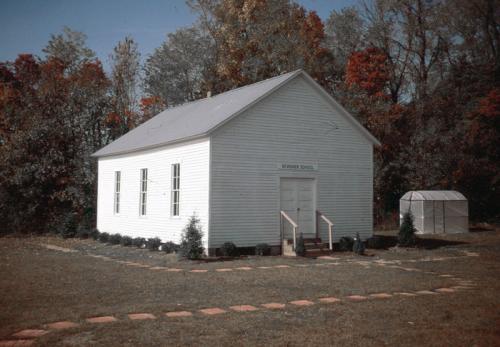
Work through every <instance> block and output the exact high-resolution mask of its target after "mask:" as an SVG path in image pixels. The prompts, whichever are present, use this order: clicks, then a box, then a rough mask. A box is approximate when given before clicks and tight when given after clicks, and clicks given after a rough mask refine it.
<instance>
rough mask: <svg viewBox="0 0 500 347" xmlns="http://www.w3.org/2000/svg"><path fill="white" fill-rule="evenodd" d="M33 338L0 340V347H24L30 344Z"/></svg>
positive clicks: (33, 341)
mask: <svg viewBox="0 0 500 347" xmlns="http://www.w3.org/2000/svg"><path fill="white" fill-rule="evenodd" d="M34 343H35V340H2V341H0V347H25V346H32V345H33V344H34Z"/></svg>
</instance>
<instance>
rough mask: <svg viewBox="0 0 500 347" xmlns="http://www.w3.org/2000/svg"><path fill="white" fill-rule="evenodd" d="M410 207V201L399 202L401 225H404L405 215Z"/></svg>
mask: <svg viewBox="0 0 500 347" xmlns="http://www.w3.org/2000/svg"><path fill="white" fill-rule="evenodd" d="M409 207H410V202H409V201H408V200H399V225H401V224H402V223H403V215H404V214H405V212H406V211H408V208H409Z"/></svg>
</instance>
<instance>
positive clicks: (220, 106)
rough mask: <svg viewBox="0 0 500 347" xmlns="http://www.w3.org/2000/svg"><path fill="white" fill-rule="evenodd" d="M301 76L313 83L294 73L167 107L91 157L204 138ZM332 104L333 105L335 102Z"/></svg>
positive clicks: (372, 138)
mask: <svg viewBox="0 0 500 347" xmlns="http://www.w3.org/2000/svg"><path fill="white" fill-rule="evenodd" d="M300 74H303V75H304V76H305V77H307V78H308V79H310V80H311V81H312V79H311V77H310V76H309V75H307V73H305V72H303V71H302V70H296V71H293V72H289V73H286V74H283V75H280V76H277V77H273V78H269V79H267V80H264V81H261V82H257V83H254V84H250V85H248V86H244V87H240V88H236V89H233V90H230V91H227V92H225V93H221V94H218V95H215V96H212V97H207V98H204V99H200V100H197V101H193V102H189V103H186V104H183V105H180V106H177V107H172V108H168V109H166V110H165V111H163V112H161V113H159V114H158V115H156V116H155V117H153V118H151V119H150V120H148V121H147V122H145V123H143V124H141V125H140V126H138V127H137V128H135V129H132V130H131V131H129V132H128V133H126V134H125V135H123V136H121V137H120V138H118V139H116V140H115V141H113V142H111V143H110V144H108V145H107V146H105V147H103V148H101V149H100V150H98V151H97V152H95V153H94V154H92V156H94V157H103V156H110V155H118V154H124V153H129V152H134V151H139V150H144V149H151V148H155V147H159V146H163V145H166V144H170V143H174V142H179V141H185V140H189V139H194V138H198V137H202V136H206V135H208V134H209V133H210V132H211V131H212V130H214V129H215V128H218V127H219V126H221V125H222V124H224V123H225V122H226V121H228V120H230V119H231V118H232V117H234V116H236V115H238V114H240V113H241V112H243V111H244V110H246V109H248V108H249V107H251V106H252V105H253V104H255V103H256V102H258V101H260V100H261V99H262V98H264V97H266V96H267V95H269V94H270V93H272V92H273V91H274V90H276V89H278V88H279V87H281V86H282V85H284V84H285V83H287V82H289V81H291V80H292V79H294V78H295V77H296V76H298V75H300ZM313 83H315V82H313ZM318 87H319V86H318ZM319 88H321V87H319ZM323 92H324V91H323ZM324 93H325V94H326V92H324ZM331 100H333V99H331ZM333 102H334V103H335V101H334V100H333ZM335 104H336V103H335ZM336 105H337V106H338V104H336ZM347 116H348V117H349V118H351V119H350V120H351V121H353V122H355V123H357V124H355V125H356V126H357V127H358V128H360V130H361V131H362V133H363V134H364V135H365V136H367V137H368V138H369V139H370V140H371V141H372V142H373V143H374V144H379V143H378V141H377V140H376V139H375V138H374V137H373V136H372V135H371V134H370V133H369V132H368V131H367V130H366V129H364V128H363V127H362V126H361V125H360V124H359V123H358V122H357V121H356V120H355V119H354V118H353V117H352V116H351V115H349V114H347Z"/></svg>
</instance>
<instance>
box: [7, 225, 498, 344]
mask: <svg viewBox="0 0 500 347" xmlns="http://www.w3.org/2000/svg"><path fill="white" fill-rule="evenodd" d="M387 236H389V234H387ZM422 245H424V246H425V247H424V248H420V249H413V250H394V249H389V250H377V251H374V250H370V251H369V254H370V256H364V257H361V256H354V255H352V254H348V253H335V254H333V258H327V259H304V258H284V257H247V258H242V259H239V260H236V261H226V262H212V263H201V262H186V261H184V262H177V261H176V260H175V259H174V258H173V257H172V256H167V255H165V254H163V253H159V252H149V251H147V250H139V249H135V248H124V247H121V246H107V245H103V244H100V243H97V242H94V241H91V240H76V239H75V240H62V239H60V238H56V237H24V238H19V237H4V238H0V274H1V276H0V291H1V296H0V305H1V309H0V346H1V343H2V342H1V341H5V340H12V339H14V338H13V337H12V335H13V334H14V333H16V332H19V331H20V330H23V329H42V330H45V331H47V332H48V333H46V334H45V335H43V336H41V337H38V338H36V339H33V340H32V341H33V343H34V344H35V345H40V346H87V345H92V346H163V345H217V346H219V345H222V346H234V345H237V346H239V345H248V346H253V345H263V344H266V345H279V346H282V345H283V346H285V345H286V346H299V345H300V346H303V345H305V346H313V345H339V346H343V345H354V346H366V345H371V346H384V345H390V346H395V345H397V346H422V345H425V346H500V297H499V293H500V231H499V230H497V231H485V232H474V233H469V234H464V235H446V236H439V237H436V236H434V237H426V239H425V240H424V241H423V242H422ZM126 262H132V263H133V264H131V263H126ZM134 264H135V265H134ZM174 270H175V271H174ZM221 270H222V271H221ZM439 288H445V289H446V290H445V291H440V290H439ZM429 291H430V293H429ZM401 292H403V293H408V294H410V295H411V294H413V295H412V296H410V295H400V294H399V293H401ZM426 292H427V293H426ZM374 293H375V294H379V293H383V294H387V295H386V297H385V298H376V296H375V297H371V296H370V294H374ZM351 295H360V296H363V297H365V298H366V299H365V300H363V301H354V300H352V298H349V296H351ZM325 297H335V298H337V299H339V301H338V302H335V303H325V302H323V301H321V300H320V299H321V298H325ZM297 300H307V301H308V302H310V303H309V304H308V305H307V306H303V305H297V304H293V303H291V302H293V301H297ZM267 303H282V304H285V306H284V307H283V308H282V309H274V310H272V309H266V308H264V307H263V306H262V304H267ZM235 305H251V306H252V307H254V308H256V310H255V311H251V312H237V311H235V310H234V309H232V308H231V306H235ZM205 308H220V309H222V310H223V311H224V313H222V314H218V315H206V314H203V313H202V312H200V311H199V310H201V309H205ZM171 311H187V312H190V313H192V316H189V317H178V318H172V317H166V316H165V313H166V312H171ZM130 313H150V314H152V315H154V316H155V317H156V319H152V320H131V319H130V318H129V317H128V314H130ZM95 316H113V317H115V318H116V321H115V322H111V323H101V324H91V323H87V322H86V319H87V318H89V317H95ZM58 321H71V322H74V323H76V324H77V326H76V327H74V328H70V329H64V330H53V329H50V328H48V327H47V324H50V323H53V322H58Z"/></svg>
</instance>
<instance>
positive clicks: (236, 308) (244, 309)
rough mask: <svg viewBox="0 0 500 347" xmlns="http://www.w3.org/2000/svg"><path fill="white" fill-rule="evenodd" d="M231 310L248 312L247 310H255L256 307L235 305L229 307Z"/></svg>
mask: <svg viewBox="0 0 500 347" xmlns="http://www.w3.org/2000/svg"><path fill="white" fill-rule="evenodd" d="M229 308H230V309H231V310H233V311H237V312H248V311H257V310H258V308H257V307H255V306H252V305H237V306H231V307H229Z"/></svg>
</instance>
